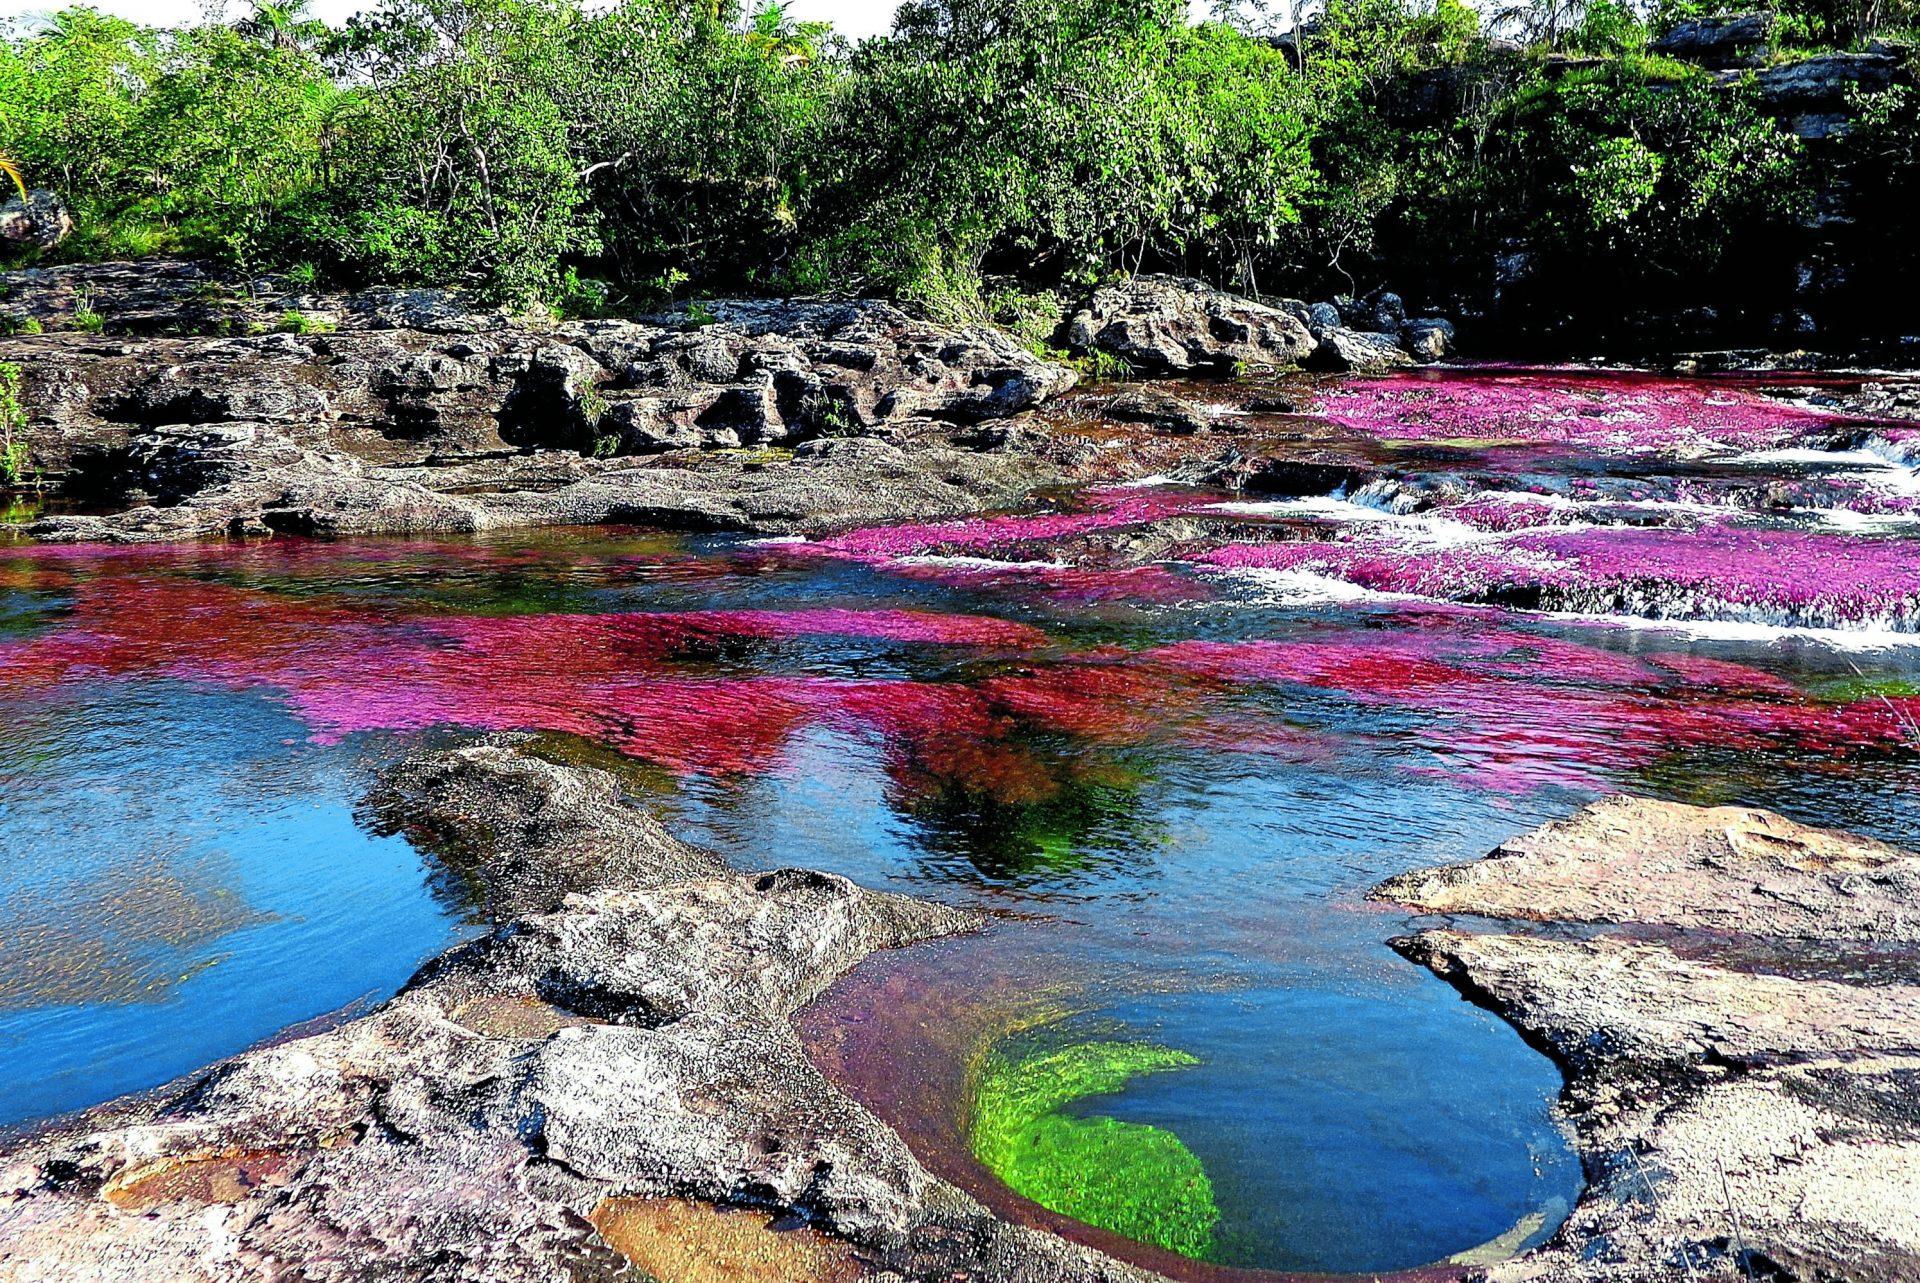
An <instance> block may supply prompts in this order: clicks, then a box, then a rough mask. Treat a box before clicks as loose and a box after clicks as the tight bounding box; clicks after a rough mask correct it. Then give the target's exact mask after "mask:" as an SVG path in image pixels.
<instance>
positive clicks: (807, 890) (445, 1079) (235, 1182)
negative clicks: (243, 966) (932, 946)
mask: <svg viewBox="0 0 1920 1283" xmlns="http://www.w3.org/2000/svg"><path fill="white" fill-rule="evenodd" d="M370 806H371V808H372V810H373V811H374V812H375V813H376V814H377V815H378V816H379V817H380V818H381V820H382V822H383V823H386V824H388V825H391V826H394V827H396V828H400V829H403V830H405V831H407V832H410V833H412V834H413V835H415V837H416V840H417V841H419V842H421V843H423V844H425V845H427V846H429V847H430V848H431V849H433V850H435V851H436V852H438V853H439V855H440V858H441V859H442V860H443V861H444V862H445V864H446V866H447V867H448V869H449V871H450V873H451V874H452V875H453V876H456V877H458V878H459V879H461V880H462V881H463V882H464V883H466V884H467V885H468V886H469V887H470V888H472V889H473V890H474V891H475V893H476V894H479V895H481V896H483V897H485V898H487V899H488V900H489V901H490V902H492V903H493V904H494V905H495V906H496V909H497V911H498V913H499V915H500V916H501V917H502V918H503V919H504V921H503V922H502V925H500V926H499V927H498V928H497V929H496V930H494V931H493V932H492V933H491V934H489V935H487V936H486V937H485V938H483V939H481V940H479V941H476V942H475V943H472V944H469V945H464V946H460V947H457V948H456V949H454V950H453V951H451V952H449V953H448V954H446V955H444V956H443V957H441V958H439V959H437V960H435V961H433V962H431V963H430V964H428V965H427V966H426V967H425V968H423V969H422V970H421V972H420V974H419V975H418V976H416V977H415V979H414V980H413V981H412V982H411V983H410V984H409V985H407V986H406V988H405V989H404V990H403V991H402V992H401V994H400V995H399V996H398V997H396V998H394V999H393V1000H392V1001H390V1002H388V1003H387V1004H385V1005H384V1006H382V1007H380V1008H379V1009H378V1010H376V1011H374V1012H372V1013H371V1014H368V1015H365V1016H362V1017H360V1018H358V1019H354V1020H350V1021H348V1022H346V1023H344V1024H341V1025H339V1026H338V1027H336V1028H331V1029H327V1030H325V1031H323V1032H318V1033H308V1034H306V1035H304V1036H297V1037H289V1038H285V1039H282V1040H278V1041H276V1042H274V1043H273V1044H271V1045H268V1046H264V1047H261V1048H259V1049H256V1050H254V1051H250V1052H247V1053H245V1054H242V1055H240V1056H236V1057H234V1058H232V1059H231V1060H228V1061H226V1062H223V1063H221V1064H219V1065H216V1066H213V1067H212V1068H210V1069H208V1070H206V1071H205V1072H203V1073H200V1074H195V1075H191V1076H190V1077H188V1078H187V1079H184V1080H182V1081H180V1082H178V1083H175V1084H173V1085H171V1086H169V1087H166V1088H163V1089H160V1090H158V1091H155V1092H151V1093H147V1094H145V1095H143V1096H139V1097H134V1098H130V1099H127V1100H124V1101H119V1102H114V1103H111V1104H108V1105H103V1106H101V1107H99V1108H97V1109H94V1110H90V1111H88V1112H86V1113H84V1114H81V1115H78V1116H75V1117H73V1118H70V1119H67V1120H65V1121H62V1122H58V1123H55V1124H52V1125H50V1126H47V1127H45V1128H42V1129H40V1130H39V1131H38V1132H37V1133H35V1134H32V1135H29V1136H28V1137H26V1138H24V1139H18V1140H16V1141H14V1142H13V1143H11V1144H10V1145H9V1146H8V1148H7V1152H6V1153H5V1154H4V1156H3V1157H0V1200H3V1201H0V1245H4V1255H3V1256H0V1263H3V1266H4V1272H5V1274H6V1276H7V1277H9V1278H18V1279H23V1280H24V1279H80V1278H85V1279H90V1280H150V1279H153V1278H158V1277H165V1278H170V1279H209V1280H214V1279H218V1280H229V1279H242V1278H269V1277H300V1278H308V1279H335V1278H340V1279H345V1278H366V1277H368V1276H369V1274H377V1275H379V1276H381V1277H392V1278H404V1279H554V1278H570V1279H600V1278H605V1279H613V1278H617V1277H649V1276H650V1277H658V1278H662V1279H676V1280H678V1279H709V1278H711V1279H720V1278H735V1277H742V1278H744V1277H753V1278H756V1279H769V1280H782V1279H792V1280H796V1281H797V1280H801V1279H822V1278H829V1279H847V1280H852V1279H886V1278H894V1279H926V1280H933V1279H958V1278H980V1279H1009V1280H1022V1279H1031V1280H1082V1279H1084V1280H1121V1279H1140V1280H1145V1279H1147V1278H1149V1277H1151V1276H1150V1275H1148V1274H1147V1273H1145V1272H1143V1271H1141V1270H1139V1269H1137V1268H1135V1267H1131V1266H1127V1265H1124V1264H1121V1263H1120V1262H1117V1261H1115V1260H1112V1259H1109V1258H1106V1257H1104V1256H1102V1255H1101V1254H1099V1253H1098V1252H1096V1251H1094V1250H1093V1249H1091V1248H1087V1247H1080V1246H1075V1245H1072V1244H1069V1243H1068V1242H1066V1241H1065V1240H1062V1239H1059V1238H1056V1237H1053V1236H1051V1235H1048V1234H1045V1233H1042V1232H1040V1231H1037V1230H1032V1229H1026V1228H1021V1227H1019V1226H1015V1225H1011V1224H1008V1223H1006V1222H1005V1221H1002V1220H1000V1219H998V1218H997V1217H995V1216H993V1215H992V1214H990V1213H988V1212H987V1211H986V1210H985V1209H984V1208H982V1207H981V1206H980V1205H979V1204H977V1203H976V1202H974V1201H973V1200H972V1199H971V1198H969V1197H968V1196H966V1195H965V1194H962V1193H961V1192H960V1191H959V1190H957V1189H955V1188H953V1187H952V1186H950V1185H948V1184H946V1183H945V1182H943V1181H941V1180H939V1179H937V1178H935V1177H933V1176H930V1175H929V1174H928V1173H927V1171H926V1170H925V1169H924V1168H923V1167H922V1166H921V1165H920V1163H919V1162H918V1161H917V1160H916V1159H915V1157H914V1155H913V1154H912V1153H911V1152H910V1151H909V1149H908V1148H907V1146H906V1145H905V1144H904V1143H903V1142H902V1140H901V1139H900V1137H899V1136H898V1135H896V1134H895V1133H894V1132H892V1131H891V1130H890V1129H888V1128H887V1127H886V1126H885V1125H884V1124H882V1123H881V1122H880V1121H879V1120H878V1119H877V1118H875V1117H874V1116H873V1115H872V1114H871V1113H869V1112H868V1111H867V1110H866V1109H864V1108H862V1107H861V1106H860V1105H858V1104H857V1103H855V1102H854V1101H852V1100H850V1099H849V1098H847V1097H846V1096H845V1095H843V1094H842V1093H841V1092H840V1091H838V1090H837V1089H835V1088H834V1087H833V1086H831V1085H830V1084H829V1083H828V1082H827V1080H826V1079H825V1078H823V1077H822V1076H821V1074H820V1072H819V1071H818V1070H817V1069H816V1068H815V1067H814V1066H813V1065H812V1064H811V1063H810V1061H809V1060H808V1057H807V1055H806V1053H805V1052H804V1051H803V1049H802V1047H801V1044H800V1042H799V1040H798V1038H797V1037H796V1035H795V1034H794V1032H793V1029H792V1027H791V1023H790V1022H791V1020H792V1018H793V1016H794V1014H795V1012H796V1011H797V1010H798V1009H799V1008H800V1007H801V1006H803V1005H805V1004H806V1003H807V1002H809V1001H810V1000H812V999H813V998H815V997H817V996H818V995H819V994H820V993H822V992H823V991H824V990H825V989H826V988H827V986H828V985H830V984H831V983H832V982H833V981H834V980H835V979H836V978H837V977H838V976H840V975H841V974H843V973H844V972H846V971H847V970H848V969H849V968H851V967H853V966H855V965H856V964H857V963H859V962H860V960H861V959H863V958H865V957H866V956H868V955H869V954H871V953H873V952H874V951H876V950H881V949H892V948H898V947H901V946H906V945H910V944H912V943H914V942H916V941H923V940H927V939H930V938H933V937H938V936H943V935H948V934H951V933H954V932H964V931H968V930H970V929H972V928H974V927H976V926H977V925H978V924H979V921H980V920H979V919H978V918H977V917H976V916H974V915H972V914H971V913H969V912H966V911H961V910H956V909H950V908H945V907H942V906H939V905H936V904H932V903H929V902H925V901H920V900H914V899H908V898H905V897H901V896H897V895H889V894H879V893H874V892H869V891H864V890H862V889H861V888H859V887H858V886H856V885H854V884H853V883H851V882H848V881H847V880H845V879H844V878H839V877H834V876H830V875H827V874H821V873H814V872H808V871H806V870H804V869H802V868H797V867H779V868H771V869H769V870H768V871H764V872H752V873H740V872H735V871H733V870H731V869H729V868H727V867H726V866H725V865H724V863H723V862H722V861H720V860H719V859H718V858H717V857H716V856H714V855H712V854H710V853H708V852H705V851H702V850H700V849H698V848H695V847H691V846H688V845H686V844H685V843H683V842H680V841H678V840H677V839H675V838H674V837H672V836H671V835H670V834H668V833H667V832H666V831H665V830H663V829H662V828H661V827H660V826H659V825H658V824H657V823H656V822H654V821H653V820H652V819H651V818H650V817H649V816H648V815H647V814H646V813H645V812H644V811H642V810H641V809H639V808H638V807H637V806H635V805H634V804H633V803H632V801H631V800H630V799H628V798H627V797H625V796H624V795H623V794H622V791H621V788H620V786H619V784H618V783H617V782H616V780H615V779H614V777H612V776H610V775H608V774H607V773H605V772H604V771H601V770H598V769H595V768H592V767H585V766H578V765H561V764H558V763H556V762H554V761H551V760H547V759H546V758H544V757H542V756H540V755H539V754H538V753H537V752H535V751H533V750H532V748H531V747H530V745H529V744H528V743H526V742H524V741H519V740H516V739H514V738H513V737H507V738H505V739H495V740H492V741H489V742H483V743H477V744H473V745H470V746H467V747H461V748H453V749H432V750H422V751H420V752H418V753H415V754H413V755H411V756H409V757H408V758H407V759H405V760H404V761H402V762H401V763H399V764H398V765H397V766H396V767H394V768H393V769H392V770H390V771H389V772H388V773H387V775H386V776H385V779H384V782H383V784H382V785H381V787H380V788H379V790H377V792H376V794H375V796H374V797H373V798H372V799H371V800H370ZM782 854H789V853H782ZM790 855H791V857H792V858H793V859H794V860H804V856H805V853H804V852H797V851H796V852H792V853H790ZM770 863H773V864H779V863H781V860H780V859H779V858H776V859H775V860H773V861H770ZM1622 877H1630V878H1632V879H1633V881H1634V883H1635V884H1636V885H1638V886H1641V887H1643V888H1644V889H1645V891H1646V894H1645V895H1644V896H1628V895H1624V894H1622V893H1621V891H1620V889H1619V883H1618V879H1620V878H1622ZM1916 881H1920V857H1915V856H1913V855H1910V854H1907V853H1905V852H1901V851H1897V850H1894V849H1892V848H1889V847H1885V846H1883V845H1880V844H1877V843H1871V842H1866V841H1862V840H1859V839H1854V838H1850V837H1847V836H1845V835H1842V834H1836V833H1830V832H1825V831H1819V830H1812V829H1808V828H1805V827H1803V826H1800V825H1796V824H1793V823H1791V822H1789V821H1786V820H1783V819H1781V818H1780V817H1777V816H1772V815H1769V814H1766V813H1764V812H1754V811H1748V810H1736V809H1725V808H1723V809H1719V810H1712V809H1700V808H1693V807H1684V806H1678V805H1671V804H1656V803H1647V802H1639V801H1633V800H1628V799H1618V800H1615V801H1612V802H1609V803H1606V804H1603V805H1600V806H1597V807H1594V808H1592V809H1591V810H1590V811H1588V812H1585V813H1583V814H1582V815H1581V816H1579V817H1576V818H1575V819H1573V820H1571V821H1567V822H1563V823H1556V824H1550V825H1548V826H1547V827H1545V828H1544V829H1541V830H1539V831H1538V832H1535V833H1533V834H1530V835H1528V836H1526V837H1524V838H1520V839H1516V840H1515V841H1513V842H1511V843H1509V844H1508V845H1507V846H1505V847H1503V848H1501V849H1500V850H1499V851H1496V852H1495V853H1494V855H1493V856H1492V857H1489V859H1487V860H1485V861H1481V862H1479V863H1476V864H1471V865H1465V866H1459V867H1456V868H1449V869H1443V870H1438V871H1435V872H1431V873H1418V874H1411V875H1407V876H1405V877H1402V878H1399V879H1395V880H1394V881H1392V882H1390V883H1388V884H1387V885H1385V886H1383V887H1381V888H1380V889H1379V891H1378V892H1377V895H1378V896H1379V897H1380V898H1382V899H1385V900H1390V901H1392V902H1395V903H1400V904H1405V905H1408V906H1410V907H1414V908H1416V909H1419V910H1421V911H1423V912H1432V913H1447V914H1469V915H1475V916H1477V917H1491V918H1501V917H1509V918H1511V917H1515V916H1523V917H1524V918H1525V919H1527V920H1528V921H1530V922H1545V923H1568V924H1575V923H1604V924H1609V926H1610V927H1611V928H1613V929H1610V930H1606V931H1601V932H1597V933H1586V932H1577V933H1574V934H1557V933H1546V934H1540V933H1534V932H1528V933H1520V932H1513V931H1509V932H1507V933H1492V932H1487V931H1472V932H1469V931H1461V930H1456V929H1450V928H1430V929H1426V930H1422V931H1420V932H1418V933H1417V934H1414V935H1412V936H1409V937H1406V938H1405V939H1403V940H1401V941H1399V942H1398V947H1399V948H1400V949H1401V951H1402V952H1403V953H1405V954H1406V955H1407V956H1408V957H1409V958H1411V959H1414V960H1416V961H1419V962H1422V963H1425V964H1426V965H1428V966H1430V967H1432V968H1433V969H1434V970H1435V971H1436V972H1437V973H1438V974H1440V975H1442V976H1444V977H1446V978H1447V979H1448V980H1450V981H1451V982H1452V983H1454V984H1455V985H1456V986H1457V987H1458V988H1460V989H1461V990H1462V992H1463V993H1464V994H1466V995H1467V996H1469V997H1470V998H1472V999H1473V1000H1474V1001H1476V1002H1480V1003H1483V1004H1486V1005H1488V1006H1490V1007H1492V1008H1493V1009H1494V1010H1496V1011H1498V1012H1499V1013H1501V1014H1502V1015H1504V1016H1505V1017H1506V1018H1507V1019H1509V1020H1510V1021H1512V1022H1513V1023H1514V1024H1515V1026H1516V1027H1517V1028H1519V1029H1520V1030H1521V1032H1522V1033H1523V1034H1524V1035H1525V1036H1526V1037H1527V1038H1528V1039H1529V1040H1531V1041H1533V1042H1534V1043H1536V1044H1537V1045H1538V1046H1540V1047H1541V1048H1542V1049H1544V1050H1546V1051H1547V1052H1548V1053H1549V1054H1550V1055H1552V1056H1553V1057H1554V1058H1555V1059H1556V1060H1557V1061H1558V1062H1559V1063H1560V1064H1561V1065H1562V1066H1563V1068H1564V1070H1565V1072H1566V1074H1567V1078H1568V1087H1567V1094H1566V1106H1567V1109H1568V1111H1569V1115H1570V1117H1571V1119H1572V1121H1573V1124H1574V1126H1575V1128H1576V1130H1577V1134H1578V1136H1579V1140H1580V1145H1581V1149H1582V1153H1583V1155H1584V1158H1585V1162H1586V1166H1587V1170H1588V1175H1589V1178H1590V1181H1591V1185H1590V1187H1589V1189H1588V1191H1587V1193H1586V1194H1585V1196H1584V1197H1583V1198H1582V1199H1581V1201H1580V1204H1579V1206H1578V1207H1577V1208H1576V1209H1575V1211H1574V1213H1573V1215H1572V1216H1571V1218H1570V1219H1569V1220H1568V1221H1567V1222H1566V1224H1565V1225H1564V1226H1563V1227H1562V1228H1561V1229H1560V1231H1559V1232H1558V1233H1557V1234H1556V1235H1554V1236H1553V1238H1552V1239H1551V1240H1550V1241H1549V1242H1548V1243H1547V1244H1545V1245H1544V1246H1543V1247H1541V1248H1539V1249H1538V1250H1536V1251H1533V1252H1529V1253H1526V1254H1523V1255H1522V1256H1520V1257H1517V1258H1514V1259H1511V1260H1506V1261H1500V1262H1497V1263H1493V1264H1474V1263H1471V1262H1465V1263H1461V1264H1456V1265H1453V1266H1448V1267H1435V1268H1434V1269H1432V1270H1429V1271H1425V1272H1423V1273H1424V1274H1425V1275H1426V1276H1428V1277H1433V1278H1442V1277H1445V1278H1479V1279H1488V1280H1518V1279H1548V1278H1552V1279H1565V1278H1592V1279H1609V1280H1619V1279H1632V1280H1639V1279H1647V1280H1654V1279H1663V1280H1664V1279H1682V1278H1714V1277H1719V1278H1742V1277H1745V1278H1752V1277H1767V1278H1774V1279H1815V1278H1819V1279H1829V1278H1844V1279H1861V1280H1869V1279H1870V1280H1882V1279H1885V1280H1894V1279H1902V1278H1911V1277H1912V1276H1913V1271H1914V1268H1915V1262H1916V1260H1917V1259H1920V1222H1916V1220H1915V1217H1914V1208H1915V1207H1916V1205H1920V1204H1917V1203H1916V1200H1915V1198H1914V1192H1915V1189H1914V1184H1915V1180H1916V1176H1915V1173H1916V1171H1920V1122H1917V1121H1916V1119H1915V1115H1914V1112H1913V1107H1912V1099H1913V1096H1912V1091H1913V1089H1912V1080H1913V1075H1914V1074H1915V1072H1916V1069H1920V1054H1916V1049H1915V1039H1916V1035H1920V1026H1916V1024H1915V1020H1914V1011H1915V1009H1916V1004H1915V1001H1914V992H1913V986H1914V984H1915V983H1916V979H1915V977H1914V975H1913V974H1912V971H1911V960H1910V959H1909V958H1908V957H1907V956H1906V954H1905V952H1904V951H1903V950H1904V946H1905V945H1906V944H1908V943H1910V940H1909V937H1910V936H1911V935H1913V923H1912V921H1911V918H1912V917H1913V904H1914V900H1913V895H1912V891H1913V887H1914V885H1915V883H1916ZM1627 928H1634V930H1628V929H1627ZM1868 955H1873V956H1872V957H1871V958H1869V956H1868ZM729 1262H730V1263H732V1264H731V1265H728V1264H727V1263H729ZM743 1262H744V1263H746V1266H747V1267H748V1268H749V1269H750V1272H749V1273H746V1274H741V1273H738V1272H737V1270H738V1269H739V1268H742V1263H743ZM636 1268H637V1270H639V1271H640V1272H641V1273H639V1274H635V1273H634V1272H633V1271H634V1270H635V1269H636ZM729 1269H733V1270H735V1271H736V1272H728V1271H729Z"/></svg>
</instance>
